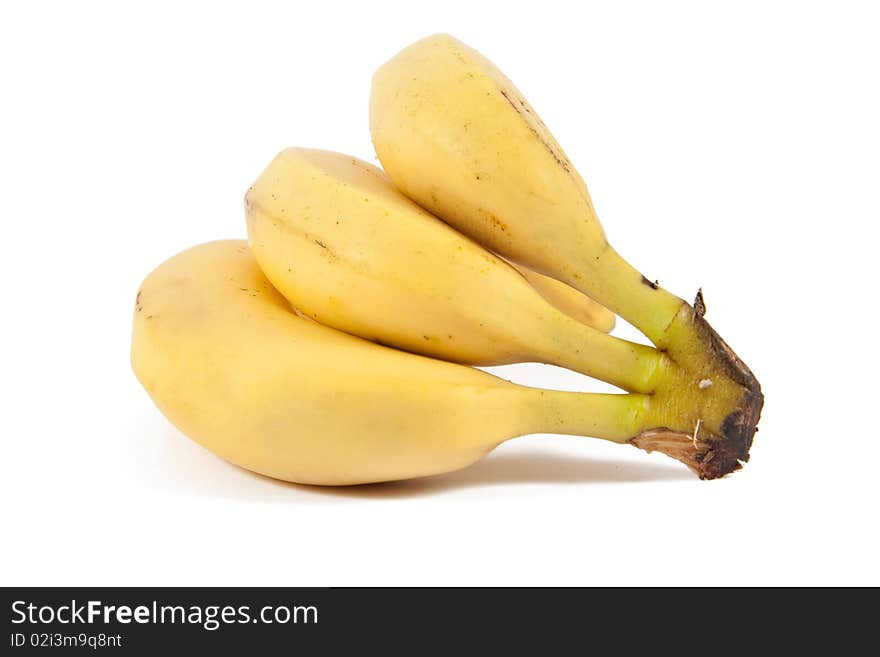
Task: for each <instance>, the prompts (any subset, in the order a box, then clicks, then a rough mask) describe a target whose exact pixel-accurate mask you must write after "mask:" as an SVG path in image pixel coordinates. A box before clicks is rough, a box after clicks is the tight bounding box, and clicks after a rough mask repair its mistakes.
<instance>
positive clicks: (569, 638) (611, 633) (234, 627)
mask: <svg viewBox="0 0 880 657" xmlns="http://www.w3.org/2000/svg"><path fill="white" fill-rule="evenodd" d="M2 598H3V608H4V609H3V618H4V628H5V635H4V636H3V638H2V644H4V647H3V649H2V652H3V654H9V655H16V654H24V653H29V654H33V653H37V654H52V653H54V652H56V651H69V650H77V651H80V652H95V651H100V652H101V653H102V654H153V655H155V654H157V653H158V652H160V651H162V652H167V651H171V652H172V653H173V654H176V652H177V651H181V650H199V651H205V650H223V651H226V652H228V651H243V654H259V651H265V650H269V649H284V650H286V651H289V652H294V653H295V652H300V653H302V654H336V653H337V651H340V650H342V649H343V648H345V649H351V648H352V647H356V648H361V649H367V648H369V649H371V650H373V651H374V650H377V649H380V650H385V651H387V650H390V649H395V650H397V651H402V652H408V653H414V654H420V653H422V652H424V651H426V650H428V649H432V651H433V650H436V649H438V648H440V647H443V646H445V647H447V648H449V649H454V648H456V646H457V647H458V649H461V648H462V641H465V640H466V641H467V642H468V646H469V647H470V648H473V647H474V644H475V643H480V644H483V645H488V646H490V647H494V648H498V647H499V646H501V645H505V644H507V645H510V644H513V645H518V646H519V647H523V646H526V645H530V646H534V647H535V648H536V649H538V650H539V654H545V653H546V652H547V651H548V650H549V651H550V652H556V651H557V650H556V649H555V648H560V649H561V648H562V647H564V646H566V645H574V644H573V643H572V642H575V644H580V645H581V646H582V647H583V649H584V650H591V649H593V648H595V647H597V646H599V645H606V644H607V642H608V641H611V642H613V645H614V646H616V647H617V648H619V649H621V650H624V651H628V650H631V649H632V650H634V649H635V648H636V647H637V646H638V645H640V644H643V643H645V642H647V643H648V644H649V646H650V647H652V648H653V649H657V648H658V647H661V646H664V645H667V646H669V645H671V646H679V647H681V643H680V642H681V641H682V638H683V637H685V636H686V637H687V641H686V642H685V643H690V642H702V641H704V640H708V641H710V642H721V643H725V644H727V643H729V644H731V645H733V643H735V642H736V640H737V637H739V636H742V635H751V634H753V633H755V632H759V633H761V634H762V635H763V636H764V638H765V639H766V638H767V637H768V636H769V637H772V636H778V637H787V638H786V641H787V642H789V645H790V642H791V641H793V640H796V639H798V638H801V639H802V638H805V636H806V635H805V634H804V633H805V631H808V632H809V636H810V637H811V640H812V641H819V640H820V637H821V635H822V634H823V633H825V632H828V631H830V630H831V629H832V628H833V627H834V625H833V622H832V621H833V614H832V613H830V612H831V611H841V610H842V609H843V606H842V605H841V604H840V602H839V600H840V596H838V597H837V600H838V603H837V605H836V606H835V607H834V608H833V609H829V607H827V606H825V607H824V608H823V607H821V606H817V605H815V604H811V595H806V596H805V595H803V594H801V593H796V594H794V595H792V592H791V591H782V590H776V591H752V590H742V589H741V590H725V591H721V590H710V589H692V590H684V589H678V590H662V589H647V590H638V589H320V588H269V589H267V588H198V589H186V588H137V589H131V588H7V589H2ZM860 618H861V620H860ZM867 622H868V619H867V608H862V609H861V611H858V610H853V613H852V614H850V615H848V616H847V625H848V627H847V629H846V631H845V632H840V633H838V634H836V635H835V638H834V645H835V646H836V647H837V648H840V647H841V646H842V645H845V644H846V643H847V642H849V641H850V640H853V639H854V638H855V634H854V633H853V631H852V630H857V629H860V628H861V629H864V628H865V627H869V626H870V624H867ZM866 624H867V625H866ZM703 635H705V636H703ZM597 642H599V643H597ZM815 645H819V644H818V643H816V644H815ZM554 647H555V648H554ZM254 651H258V652H257V653H254ZM465 652H469V650H466V651H465Z"/></svg>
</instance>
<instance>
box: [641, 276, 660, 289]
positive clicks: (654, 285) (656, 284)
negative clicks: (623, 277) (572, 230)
mask: <svg viewBox="0 0 880 657" xmlns="http://www.w3.org/2000/svg"><path fill="white" fill-rule="evenodd" d="M642 285H647V286H648V287H649V288H651V289H652V290H656V289H657V288H659V287H660V281H653V282H651V281H650V280H649V279H648V278H647V277H646V276H645V275H644V274H642Z"/></svg>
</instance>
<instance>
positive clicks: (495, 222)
mask: <svg viewBox="0 0 880 657" xmlns="http://www.w3.org/2000/svg"><path fill="white" fill-rule="evenodd" d="M477 211H478V212H479V213H480V214H482V215H484V216H485V217H486V219H488V220H489V223H491V224H492V226H494V227H495V228H497V229H498V230H500V231H501V232H502V233H506V232H507V224H505V223H504V222H503V221H501V219H499V218H498V217H497V216H496V215H495V213H494V212H490V211H489V210H485V209H483V208H477ZM491 260H492V261H493V262H494V258H491Z"/></svg>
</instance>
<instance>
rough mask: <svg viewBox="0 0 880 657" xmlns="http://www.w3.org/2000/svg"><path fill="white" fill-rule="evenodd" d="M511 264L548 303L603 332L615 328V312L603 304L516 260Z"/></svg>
mask: <svg viewBox="0 0 880 657" xmlns="http://www.w3.org/2000/svg"><path fill="white" fill-rule="evenodd" d="M510 264H511V265H512V266H513V267H514V269H516V270H517V271H518V272H519V273H520V274H522V275H523V277H524V278H525V279H526V281H528V283H529V285H531V286H532V287H533V288H535V291H536V292H537V293H538V294H540V295H541V296H542V297H544V300H545V301H546V302H547V303H549V304H551V305H552V306H553V307H555V308H556V309H557V310H561V311H562V312H564V313H565V314H566V315H568V316H569V317H571V318H573V319H576V320H578V321H579V322H581V323H582V324H586V325H587V326H592V327H593V328H594V329H596V330H598V331H602V332H603V333H610V332H611V330H612V329H613V328H614V324H615V316H614V313H613V312H611V311H610V310H608V309H607V308H606V307H605V306H603V305H602V304H600V303H597V302H596V301H593V300H592V299H591V298H590V297H588V296H587V295H586V294H583V293H581V292H578V291H577V290H575V289H574V288H573V287H571V286H570V285H566V284H565V283H563V282H562V281H557V280H556V279H555V278H550V277H549V276H545V275H544V274H539V273H538V272H536V271H532V270H531V269H529V268H528V267H524V266H523V265H519V264H517V263H515V262H510Z"/></svg>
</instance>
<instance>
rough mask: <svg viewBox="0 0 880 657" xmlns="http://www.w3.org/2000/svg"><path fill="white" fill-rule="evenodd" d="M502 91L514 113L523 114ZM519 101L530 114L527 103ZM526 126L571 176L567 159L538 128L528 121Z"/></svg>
mask: <svg viewBox="0 0 880 657" xmlns="http://www.w3.org/2000/svg"><path fill="white" fill-rule="evenodd" d="M500 91H501V95H502V96H504V100H506V101H507V102H508V104H509V105H510V106H511V107H512V108H513V111H514V112H516V113H517V114H522V109H520V107H519V106H518V105H517V104H516V103H515V102H513V100H511V98H510V96H508V95H507V90H505V89H500ZM519 101H520V103H522V107H523V108H525V110H526V112H529V109H528V107H526V104H525V101H524V100H523V99H522V98H520V99H519ZM529 114H531V112H529ZM526 125H527V126H528V127H529V130H531V131H532V134H533V135H535V137H536V138H537V139H538V141H539V142H541V143H542V144H543V145H544V148H546V149H547V152H549V153H550V155H552V156H553V159H554V160H556V163H557V164H558V165H559V166H561V167H562V168H563V169H564V170H565V172H566V173H568V174H571V166H570V165H569V164H568V162H567V161H566V160H565V158H564V157H562V156H561V155H560V154H559V153H557V152H556V149H555V148H553V146H551V145H550V144H549V143H548V142H547V140H546V139H544V138H543V137H542V136H541V133H540V132H538V130H537V128H535V127H534V126H533V125H532V124H531V123H529V122H528V121H526ZM542 125H543V123H542Z"/></svg>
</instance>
